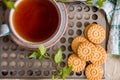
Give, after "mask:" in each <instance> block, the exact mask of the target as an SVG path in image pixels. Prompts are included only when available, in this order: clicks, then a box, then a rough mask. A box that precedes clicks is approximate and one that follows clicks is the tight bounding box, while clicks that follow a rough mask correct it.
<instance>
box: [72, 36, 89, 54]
mask: <svg viewBox="0 0 120 80" xmlns="http://www.w3.org/2000/svg"><path fill="white" fill-rule="evenodd" d="M84 41H87V39H85V38H84V37H82V36H78V37H76V38H75V39H74V40H73V41H72V45H71V48H72V50H73V51H74V52H75V53H77V48H78V45H79V44H80V43H81V42H84Z"/></svg>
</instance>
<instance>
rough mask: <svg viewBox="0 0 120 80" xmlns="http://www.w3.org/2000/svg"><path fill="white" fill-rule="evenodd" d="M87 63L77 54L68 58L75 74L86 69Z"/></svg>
mask: <svg viewBox="0 0 120 80" xmlns="http://www.w3.org/2000/svg"><path fill="white" fill-rule="evenodd" d="M85 65H86V62H85V61H83V60H81V59H80V58H79V57H77V55H76V54H72V55H70V57H69V58H68V66H69V67H71V66H72V71H73V72H80V71H82V70H83V69H84V68H85Z"/></svg>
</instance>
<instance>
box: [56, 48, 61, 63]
mask: <svg viewBox="0 0 120 80" xmlns="http://www.w3.org/2000/svg"><path fill="white" fill-rule="evenodd" d="M62 60H63V58H62V49H61V48H60V49H59V50H58V51H57V53H56V54H55V57H54V61H55V63H57V64H59V63H61V62H62Z"/></svg>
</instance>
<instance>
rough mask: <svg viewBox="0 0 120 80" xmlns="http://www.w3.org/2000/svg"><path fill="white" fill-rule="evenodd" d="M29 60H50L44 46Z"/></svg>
mask: <svg viewBox="0 0 120 80" xmlns="http://www.w3.org/2000/svg"><path fill="white" fill-rule="evenodd" d="M29 58H35V59H37V60H42V59H45V58H50V57H49V56H48V55H47V54H46V48H45V46H44V45H40V47H39V48H38V50H37V51H34V52H33V53H32V54H31V55H30V56H29Z"/></svg>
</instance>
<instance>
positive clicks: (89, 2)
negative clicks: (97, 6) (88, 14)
mask: <svg viewBox="0 0 120 80" xmlns="http://www.w3.org/2000/svg"><path fill="white" fill-rule="evenodd" d="M85 3H86V4H88V5H92V4H93V2H92V1H91V0H88V1H86V2H85Z"/></svg>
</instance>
